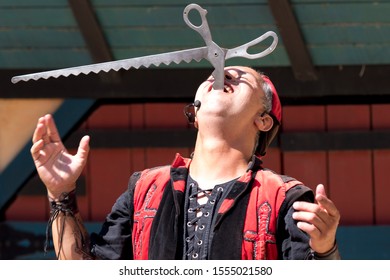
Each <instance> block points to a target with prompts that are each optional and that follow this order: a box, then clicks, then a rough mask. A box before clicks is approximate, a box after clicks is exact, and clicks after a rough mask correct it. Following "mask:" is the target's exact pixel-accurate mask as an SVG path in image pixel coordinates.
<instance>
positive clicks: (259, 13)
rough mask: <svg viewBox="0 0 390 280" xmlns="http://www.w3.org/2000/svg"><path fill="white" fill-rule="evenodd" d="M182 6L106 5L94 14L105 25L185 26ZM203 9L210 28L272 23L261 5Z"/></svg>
mask: <svg viewBox="0 0 390 280" xmlns="http://www.w3.org/2000/svg"><path fill="white" fill-rule="evenodd" d="M184 8H185V5H180V6H153V9H145V7H137V6H135V7H134V6H124V7H112V6H108V7H103V8H99V6H96V13H97V15H98V18H99V21H100V22H101V24H102V26H103V27H104V28H114V27H121V26H131V27H134V26H143V27H151V26H160V27H161V26H187V25H186V23H185V22H184V20H183V17H182V14H183V10H184ZM203 8H205V9H207V11H208V14H207V21H208V23H209V27H210V29H211V31H212V30H213V27H214V26H217V25H235V24H239V25H247V24H269V25H274V23H273V18H272V15H271V14H270V11H269V8H268V6H267V5H264V4H249V5H216V6H214V5H210V6H204V7H203ZM227 19H229V20H227ZM192 32H195V31H192Z"/></svg>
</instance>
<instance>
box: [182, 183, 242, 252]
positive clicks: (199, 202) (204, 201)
mask: <svg viewBox="0 0 390 280" xmlns="http://www.w3.org/2000/svg"><path fill="white" fill-rule="evenodd" d="M236 180H237V179H234V180H231V181H229V182H226V183H223V184H219V185H216V186H214V188H211V189H201V188H200V187H199V185H198V183H197V182H196V181H195V180H194V179H192V178H191V176H188V180H187V188H186V192H185V205H184V207H185V208H184V209H185V211H186V212H185V221H184V227H185V229H184V235H185V236H184V240H185V250H184V256H183V259H186V260H206V259H207V258H208V255H209V250H210V244H211V241H212V238H213V232H212V230H211V229H212V228H213V223H214V217H215V216H216V215H215V214H216V212H217V210H218V208H219V206H220V204H221V203H222V201H223V199H224V198H225V197H226V195H227V194H228V193H229V190H230V189H231V187H232V186H233V184H234V182H235V181H236Z"/></svg>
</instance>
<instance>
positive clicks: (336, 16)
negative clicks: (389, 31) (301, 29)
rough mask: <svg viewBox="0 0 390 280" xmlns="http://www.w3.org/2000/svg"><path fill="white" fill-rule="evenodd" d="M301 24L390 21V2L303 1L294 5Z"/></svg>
mask: <svg viewBox="0 0 390 280" xmlns="http://www.w3.org/2000/svg"><path fill="white" fill-rule="evenodd" d="M294 12H295V15H296V16H297V18H298V21H299V22H300V24H302V25H305V24H308V23H310V24H314V23H317V24H332V25H334V24H335V23H338V22H339V23H343V24H346V23H360V24H364V23H372V22H376V23H380V22H386V23H388V22H389V13H390V3H388V2H387V1H386V2H373V1H365V2H364V3H361V2H360V3H355V2H354V3H346V2H344V1H343V2H341V1H339V2H337V1H335V3H327V4H326V5H324V3H302V4H296V5H294Z"/></svg>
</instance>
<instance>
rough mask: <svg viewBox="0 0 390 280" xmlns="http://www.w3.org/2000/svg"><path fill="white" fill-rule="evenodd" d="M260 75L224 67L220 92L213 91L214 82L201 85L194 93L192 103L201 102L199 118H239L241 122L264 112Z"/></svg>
mask: <svg viewBox="0 0 390 280" xmlns="http://www.w3.org/2000/svg"><path fill="white" fill-rule="evenodd" d="M259 79H260V74H259V73H257V72H256V71H255V70H253V69H251V68H248V67H242V66H234V67H226V68H225V82H224V88H223V89H222V90H214V89H213V83H214V78H213V77H212V76H211V77H209V78H208V79H207V80H206V81H205V82H203V83H202V84H201V85H200V86H199V88H198V91H197V93H196V96H195V100H199V101H201V109H200V110H199V112H198V115H199V117H200V116H202V115H203V114H204V115H206V114H212V115H214V116H220V117H223V118H229V117H235V118H236V117H240V118H241V119H243V121H245V120H247V118H253V117H254V116H255V115H256V114H258V113H262V111H263V110H264V105H263V98H264V93H263V91H262V90H261V87H260V84H259Z"/></svg>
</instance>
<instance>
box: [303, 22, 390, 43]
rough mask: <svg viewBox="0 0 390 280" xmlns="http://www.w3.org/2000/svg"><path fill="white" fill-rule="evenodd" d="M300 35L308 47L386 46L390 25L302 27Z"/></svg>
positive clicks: (359, 24)
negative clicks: (301, 34)
mask: <svg viewBox="0 0 390 280" xmlns="http://www.w3.org/2000/svg"><path fill="white" fill-rule="evenodd" d="M301 30H302V33H303V35H304V37H305V39H306V42H307V44H308V45H309V46H313V47H314V46H317V45H331V46H334V47H336V46H338V47H342V46H344V45H345V46H348V45H354V46H355V47H357V45H359V47H363V46H370V45H388V44H389V42H390V39H389V36H390V25H389V24H388V23H377V22H372V23H365V24H363V23H351V24H343V23H339V24H337V23H335V24H333V25H328V24H324V25H320V24H313V25H302V26H301Z"/></svg>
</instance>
